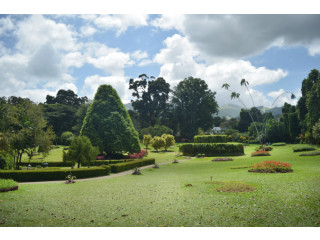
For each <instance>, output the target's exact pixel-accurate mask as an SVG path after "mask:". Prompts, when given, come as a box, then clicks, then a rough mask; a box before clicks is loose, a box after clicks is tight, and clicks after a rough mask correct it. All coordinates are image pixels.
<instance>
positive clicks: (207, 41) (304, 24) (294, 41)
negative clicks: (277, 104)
mask: <svg viewBox="0 0 320 240" xmlns="http://www.w3.org/2000/svg"><path fill="white" fill-rule="evenodd" d="M319 22H320V15H272V14H267V15H254V14H249V15H214V14H213V15H204V14H202V15H185V16H184V18H183V19H179V20H177V21H173V20H172V18H170V17H168V16H166V15H163V16H161V17H159V18H157V19H155V20H154V21H153V25H154V26H157V27H161V28H163V29H168V28H173V27H174V28H175V29H177V30H179V31H180V32H181V33H183V34H184V35H185V36H187V38H188V39H189V40H190V42H192V43H193V44H195V45H196V46H197V48H199V49H200V50H201V51H202V53H203V54H207V55H208V56H211V57H215V58H242V57H247V56H252V55H254V54H257V53H261V52H263V51H264V50H266V49H267V48H269V47H271V46H282V45H289V46H299V45H302V46H305V47H307V48H308V50H309V53H310V54H311V55H315V54H320V50H319V47H317V46H319V45H316V44H315V42H318V41H319V40H320V31H318V30H317V29H318V28H319V26H318V25H319V24H318V23H319Z"/></svg>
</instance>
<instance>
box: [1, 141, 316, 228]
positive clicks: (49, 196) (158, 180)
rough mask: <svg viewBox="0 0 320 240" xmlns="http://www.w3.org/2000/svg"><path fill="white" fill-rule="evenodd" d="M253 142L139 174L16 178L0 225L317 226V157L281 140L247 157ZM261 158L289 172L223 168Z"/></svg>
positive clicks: (160, 157)
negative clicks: (225, 188)
mask: <svg viewBox="0 0 320 240" xmlns="http://www.w3.org/2000/svg"><path fill="white" fill-rule="evenodd" d="M294 146H297V145H294ZM301 146H307V145H301ZM255 147H256V146H254V145H251V146H249V147H246V149H245V154H246V155H245V156H241V157H234V161H232V162H211V159H212V158H203V159H197V158H194V159H192V160H187V161H180V163H178V164H173V163H169V164H167V165H161V166H160V168H159V169H153V168H150V169H145V170H143V171H142V173H143V175H139V176H133V175H126V176H122V177H116V178H110V179H100V180H88V181H81V182H80V181H79V182H76V183H75V184H64V183H46V184H19V190H17V191H12V192H5V193H0V222H1V223H2V224H1V225H0V226H3V227H7V226H114V227H115V226H171V227H173V226H220V227H223V226H239V227H242V226H267V227H271V226H275V227H278V226H319V225H320V201H319V197H320V158H319V156H306V157H300V156H299V154H300V153H299V152H298V153H294V152H293V150H292V147H293V145H287V146H281V147H280V146H279V147H275V148H274V150H273V151H271V156H269V157H250V153H251V152H253V151H254V148H255ZM173 150H174V149H173ZM317 150H320V148H319V147H318V148H317ZM174 154H175V152H174V151H173V152H167V153H162V152H160V153H155V152H154V153H153V152H151V151H150V154H149V156H150V157H153V156H155V157H156V158H157V162H168V161H171V160H172V159H174V156H173V155H174ZM264 160H277V161H284V162H290V163H292V168H293V170H294V172H293V173H284V174H262V173H249V172H248V169H245V168H243V169H231V168H232V167H245V166H250V165H251V164H253V163H257V162H262V161H264ZM211 176H212V177H213V180H214V181H241V182H245V183H248V184H251V185H253V186H255V187H256V188H257V191H254V192H246V193H224V192H217V191H215V188H216V187H217V185H216V184H206V182H209V181H210V178H211ZM186 184H192V187H186Z"/></svg>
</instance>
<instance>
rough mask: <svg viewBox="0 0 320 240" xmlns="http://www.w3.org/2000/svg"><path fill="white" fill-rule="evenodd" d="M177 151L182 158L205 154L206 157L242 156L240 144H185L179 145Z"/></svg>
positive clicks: (241, 145) (242, 150) (242, 151)
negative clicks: (180, 153)
mask: <svg viewBox="0 0 320 240" xmlns="http://www.w3.org/2000/svg"><path fill="white" fill-rule="evenodd" d="M179 150H180V152H182V155H184V156H196V155H197V154H205V156H206V157H212V156H240V155H244V149H243V144H241V143H185V144H181V145H179Z"/></svg>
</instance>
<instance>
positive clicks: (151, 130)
mask: <svg viewBox="0 0 320 240" xmlns="http://www.w3.org/2000/svg"><path fill="white" fill-rule="evenodd" d="M140 133H141V138H142V136H144V135H148V134H150V135H151V136H152V137H154V136H158V137H160V136H162V134H170V135H172V133H173V131H172V129H170V128H168V127H167V126H164V125H158V124H156V125H154V126H149V127H147V128H143V129H141V131H140Z"/></svg>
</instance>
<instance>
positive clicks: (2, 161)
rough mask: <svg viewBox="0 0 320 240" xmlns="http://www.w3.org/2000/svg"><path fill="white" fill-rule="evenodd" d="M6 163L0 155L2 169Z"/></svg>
mask: <svg viewBox="0 0 320 240" xmlns="http://www.w3.org/2000/svg"><path fill="white" fill-rule="evenodd" d="M6 165H7V163H6V160H5V159H4V158H2V157H1V155H0V169H4V168H5V166H6Z"/></svg>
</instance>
